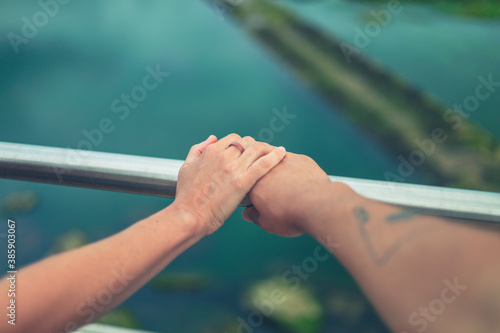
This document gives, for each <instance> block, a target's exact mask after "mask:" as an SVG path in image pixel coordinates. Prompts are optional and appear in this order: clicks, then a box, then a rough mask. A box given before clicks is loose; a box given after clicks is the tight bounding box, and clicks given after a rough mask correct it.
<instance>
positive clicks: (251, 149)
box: [240, 141, 276, 168]
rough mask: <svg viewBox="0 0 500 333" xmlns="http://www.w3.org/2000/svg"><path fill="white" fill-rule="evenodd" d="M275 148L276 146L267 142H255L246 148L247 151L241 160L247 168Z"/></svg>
mask: <svg viewBox="0 0 500 333" xmlns="http://www.w3.org/2000/svg"><path fill="white" fill-rule="evenodd" d="M274 149H276V147H275V146H271V145H270V144H267V143H265V142H255V141H254V143H253V144H252V145H250V146H248V148H247V149H245V153H244V154H242V155H241V158H240V159H241V160H242V162H243V163H244V164H245V168H248V167H249V166H250V165H252V164H253V163H254V162H255V161H256V160H257V159H259V158H260V157H262V156H264V155H267V154H269V153H270V152H272V151H273V150H274Z"/></svg>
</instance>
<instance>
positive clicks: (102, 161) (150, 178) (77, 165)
mask: <svg viewBox="0 0 500 333" xmlns="http://www.w3.org/2000/svg"><path fill="white" fill-rule="evenodd" d="M182 163H183V161H180V160H172V159H161V158H153V157H142V156H132V155H123V154H111V153H101V152H93V151H80V150H72V149H64V148H51V147H42V146H33V145H26V144H15V143H4V142H0V178H7V179H17V180H25V181H32V182H42V183H50V184H58V185H66V186H77V187H87V188H93V189H101V190H110V191H119V192H129V193H138V194H146V195H154V196H162V197H174V196H175V189H176V185H177V174H178V172H179V169H180V167H181V165H182ZM330 178H331V180H332V181H341V182H345V183H346V184H348V185H350V186H351V187H352V188H353V189H354V190H355V191H356V192H358V193H359V194H361V195H364V196H366V197H368V198H371V199H374V200H378V201H382V202H386V203H390V204H394V205H399V206H405V207H409V208H412V209H414V210H416V211H417V212H420V213H425V214H434V215H439V216H444V217H455V218H461V219H471V220H477V221H484V222H495V223H500V193H492V192H482V191H473V190H461V189H452V188H444V187H436V186H424V185H412V184H405V183H394V182H385V181H375V180H364V179H356V178H347V177H335V176H330ZM290 181H293V179H291V180H290ZM250 204H251V202H250V200H249V198H248V197H246V198H245V199H244V200H243V201H242V203H241V205H242V206H248V205H250Z"/></svg>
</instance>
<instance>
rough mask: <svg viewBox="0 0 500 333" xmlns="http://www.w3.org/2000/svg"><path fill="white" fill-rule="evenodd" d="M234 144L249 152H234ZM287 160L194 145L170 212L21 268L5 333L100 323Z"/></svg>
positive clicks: (254, 147) (274, 154) (258, 149)
mask: <svg viewBox="0 0 500 333" xmlns="http://www.w3.org/2000/svg"><path fill="white" fill-rule="evenodd" d="M233 141H237V142H239V143H240V144H241V145H242V146H243V147H244V148H245V151H244V152H243V153H241V152H240V150H239V149H238V148H237V147H234V146H229V145H230V144H231V142H233ZM285 154H286V153H285V151H284V149H282V148H276V147H273V146H270V145H268V144H265V143H262V142H256V141H255V140H254V139H252V138H250V137H244V138H241V137H240V136H239V135H236V134H231V135H228V136H227V137H225V138H223V139H220V140H217V138H216V137H215V136H213V135H212V136H210V137H209V138H208V139H207V140H206V141H204V142H202V143H200V144H198V145H195V146H193V147H192V148H191V150H190V152H189V154H188V156H187V158H186V161H185V163H184V165H183V166H182V168H181V170H180V172H179V180H178V185H177V196H176V199H175V200H174V202H173V203H172V204H171V205H170V206H168V207H167V208H165V209H163V210H162V211H160V212H158V213H156V214H154V215H152V216H150V217H148V218H145V219H144V220H142V221H139V222H137V223H135V224H134V225H132V226H131V227H129V228H127V229H125V230H123V231H122V232H120V233H118V234H115V235H113V236H111V237H108V238H106V239H104V240H101V241H99V242H96V243H93V244H89V245H87V246H84V247H81V248H79V249H75V250H72V251H69V252H66V253H63V254H59V255H55V256H52V257H50V258H47V259H45V260H42V261H40V262H38V263H35V264H32V265H30V266H28V267H26V268H23V269H21V270H20V271H19V272H18V275H17V290H16V298H15V299H16V305H17V307H16V309H17V313H16V325H15V326H13V325H10V324H8V323H7V320H5V318H6V317H5V315H4V316H3V317H4V318H3V319H2V320H0V332H6V333H7V332H37V333H44V332H47V333H49V332H52V333H56V332H57V333H59V332H71V331H73V330H75V329H76V328H77V327H79V326H82V325H84V324H88V323H90V322H91V321H93V320H95V319H97V318H98V317H100V316H102V315H103V314H105V313H106V312H107V311H109V310H111V309H112V308H114V307H115V306H117V305H118V304H120V303H121V302H123V301H124V300H125V299H126V298H128V297H129V296H130V295H131V294H133V293H134V292H135V291H136V290H138V289H139V288H140V287H142V286H143V285H144V284H145V283H146V282H148V281H149V280H150V279H151V278H152V277H153V276H155V275H156V274H157V273H159V272H160V271H161V270H162V269H164V268H165V267H166V266H167V265H168V264H169V263H170V262H171V261H172V260H174V259H175V258H176V257H177V256H178V255H179V254H181V253H182V252H184V251H185V250H186V249H187V248H189V247H190V246H192V245H193V244H195V243H196V242H197V241H199V240H200V239H201V238H203V237H204V236H206V235H208V234H211V233H213V232H214V231H216V230H217V229H218V228H219V227H220V226H221V225H222V224H223V223H224V221H225V220H226V219H227V218H228V217H229V216H230V215H231V214H232V212H233V211H234V210H235V209H236V207H237V205H238V204H239V203H240V202H241V200H242V199H243V197H244V196H245V195H246V194H247V193H248V192H249V190H250V189H251V188H252V186H253V185H254V184H255V182H256V181H257V180H258V179H259V178H261V177H262V176H263V175H264V174H265V173H267V172H268V171H269V170H271V169H272V168H273V167H274V166H275V165H277V164H278V163H279V162H280V161H281V160H282V159H283V157H284V156H285ZM8 289H9V286H8V282H7V280H6V279H5V278H4V279H2V282H1V283H0V290H2V294H1V296H0V297H1V308H2V309H6V307H7V306H8V305H9V299H8V298H7V290H8Z"/></svg>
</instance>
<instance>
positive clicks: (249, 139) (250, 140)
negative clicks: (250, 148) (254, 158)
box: [243, 136, 255, 144]
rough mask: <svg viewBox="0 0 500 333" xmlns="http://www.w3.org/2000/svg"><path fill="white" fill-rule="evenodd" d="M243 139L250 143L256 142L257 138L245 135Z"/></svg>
mask: <svg viewBox="0 0 500 333" xmlns="http://www.w3.org/2000/svg"><path fill="white" fill-rule="evenodd" d="M243 140H245V142H247V143H248V144H254V143H255V139H254V138H252V137H251V136H244V137H243Z"/></svg>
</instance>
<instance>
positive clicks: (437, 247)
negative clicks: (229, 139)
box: [243, 153, 500, 333]
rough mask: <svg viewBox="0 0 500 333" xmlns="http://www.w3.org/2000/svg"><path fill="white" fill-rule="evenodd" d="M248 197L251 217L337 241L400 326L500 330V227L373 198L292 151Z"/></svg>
mask: <svg viewBox="0 0 500 333" xmlns="http://www.w3.org/2000/svg"><path fill="white" fill-rule="evenodd" d="M290 179H293V181H290ZM249 195H250V199H251V200H252V203H253V205H254V207H250V208H247V209H245V210H244V211H243V217H244V218H245V219H246V220H248V221H252V222H254V223H256V224H258V225H259V226H260V227H261V228H262V229H263V230H265V231H268V232H272V233H275V234H278V235H282V236H288V237H291V236H298V235H300V234H302V233H308V234H309V235H311V236H312V237H314V238H315V239H316V240H318V241H319V242H321V243H322V244H323V245H324V246H325V247H327V248H329V250H330V251H331V252H332V253H333V254H334V255H335V256H336V257H337V258H338V259H339V260H340V261H341V262H342V263H343V264H344V266H345V267H346V268H347V269H348V270H349V271H350V272H351V274H352V275H353V276H354V278H355V279H356V280H357V281H358V283H359V284H360V285H361V287H362V288H363V289H364V291H365V293H366V295H367V296H368V298H369V299H370V300H371V302H372V303H373V304H374V306H375V307H376V309H377V310H378V312H379V313H380V315H381V316H382V318H384V319H385V321H386V323H387V324H388V326H389V327H390V328H391V329H392V331H393V332H397V333H399V332H408V333H411V332H424V331H425V332H429V333H431V332H436V333H437V332H455V333H457V332H459V333H461V332H464V333H465V332H475V333H483V332H484V333H491V332H500V233H499V231H498V229H496V230H495V229H491V228H480V227H477V223H475V224H471V223H470V222H469V223H463V221H458V220H445V219H442V218H438V217H433V216H423V215H421V216H419V215H416V214H413V213H412V212H411V211H406V210H402V209H401V208H398V207H394V206H391V205H387V204H383V203H380V202H376V201H373V200H369V199H367V198H364V197H362V196H360V195H358V194H357V193H355V192H354V191H353V190H352V189H351V188H349V187H348V186H347V185H345V184H342V183H332V182H331V181H330V180H329V178H328V177H327V175H326V174H325V173H324V172H323V170H321V169H320V168H319V166H318V165H317V164H316V163H315V162H314V161H313V160H312V159H310V158H308V157H307V156H303V155H296V154H292V153H287V156H286V157H285V158H284V159H283V161H281V163H280V164H279V165H278V166H276V167H275V168H274V169H273V170H271V171H270V172H269V173H268V174H266V175H265V176H264V177H263V178H262V179H260V180H259V181H258V182H257V184H256V185H255V186H254V187H253V189H252V191H251V192H250V194H249ZM269 202H272V204H268V203H269ZM446 281H447V282H446ZM450 286H451V287H450ZM443 306H444V307H443ZM410 317H411V318H410ZM410 321H411V322H410Z"/></svg>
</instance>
